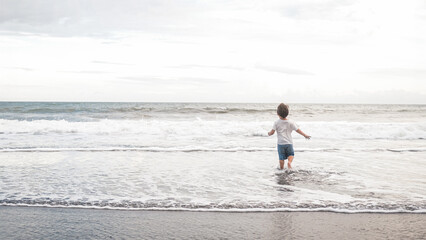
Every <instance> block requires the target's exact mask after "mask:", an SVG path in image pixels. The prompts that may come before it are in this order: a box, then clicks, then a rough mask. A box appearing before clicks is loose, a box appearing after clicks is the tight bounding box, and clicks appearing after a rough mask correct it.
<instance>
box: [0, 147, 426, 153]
mask: <svg viewBox="0 0 426 240" xmlns="http://www.w3.org/2000/svg"><path fill="white" fill-rule="evenodd" d="M120 151H122V152H130V151H135V152H269V151H276V148H275V147H248V148H247V147H233V148H229V147H228V148H203V147H198V148H188V147H182V148H179V147H169V148H164V147H92V148H90V147H89V148H88V147H70V148H54V147H52V148H40V147H33V148H31V147H27V148H0V152H120ZM297 151H298V152H426V148H370V149H368V148H367V149H366V148H360V149H356V148H309V149H308V148H298V149H297Z"/></svg>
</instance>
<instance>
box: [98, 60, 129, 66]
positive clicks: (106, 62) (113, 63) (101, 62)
mask: <svg viewBox="0 0 426 240" xmlns="http://www.w3.org/2000/svg"><path fill="white" fill-rule="evenodd" d="M92 63H97V64H111V65H124V66H126V65H127V66H131V65H133V64H129V63H119V62H108V61H92Z"/></svg>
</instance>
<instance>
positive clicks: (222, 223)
mask: <svg viewBox="0 0 426 240" xmlns="http://www.w3.org/2000/svg"><path fill="white" fill-rule="evenodd" d="M0 219H2V221H0V228H1V229H2V231H1V232H0V238H1V239H76V238H83V239H91V238H93V239H103V238H111V239H115V238H123V239H128V238H136V239H142V238H143V239H176V238H177V239H188V238H190V239H194V238H195V239H224V238H225V239H247V238H250V239H282V238H297V239H378V238H387V239H424V238H426V229H424V222H426V214H421V213H350V214H348V213H334V212H205V211H203V212H202V211H197V212H196V211H171V210H169V211H159V210H139V211H127V210H113V209H93V208H70V207H63V208H58V207H36V206H25V207H24V206H0Z"/></svg>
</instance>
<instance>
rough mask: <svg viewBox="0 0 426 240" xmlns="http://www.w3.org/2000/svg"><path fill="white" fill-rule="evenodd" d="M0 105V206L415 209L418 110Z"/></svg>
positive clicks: (425, 174)
mask: <svg viewBox="0 0 426 240" xmlns="http://www.w3.org/2000/svg"><path fill="white" fill-rule="evenodd" d="M277 105H278V103H273V104H271V103H267V104H265V103H91V102H90V103H88V102H75V103H72V102H66V103H63V102H0V205H9V206H17V205H18V206H47V207H72V208H105V209H129V210H146V209H152V210H185V211H231V212H233V211H238V212H251V211H260V212H261V211H332V212H344V213H361V212H362V213H364V212H380V213H395V212H407V213H424V212H426V105H356V104H353V105H351V104H289V107H290V115H289V119H291V120H293V121H295V122H296V123H297V124H298V125H299V127H300V129H302V130H303V131H304V132H305V133H306V134H308V135H310V136H312V138H311V140H306V139H304V138H303V137H302V136H300V135H298V134H297V133H295V132H294V133H293V139H294V149H295V159H294V161H293V164H292V166H293V171H280V170H278V169H277V166H278V154H277V151H276V141H277V140H276V135H273V136H270V137H269V136H268V135H267V132H268V131H269V130H271V128H272V125H273V122H274V121H275V120H276V119H277V115H276V107H277Z"/></svg>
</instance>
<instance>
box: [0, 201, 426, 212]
mask: <svg viewBox="0 0 426 240" xmlns="http://www.w3.org/2000/svg"><path fill="white" fill-rule="evenodd" d="M0 205H3V206H39V207H58V208H95V209H117V210H157V211H196V212H338V213H426V203H400V204H397V203H389V204H386V203H382V204H367V203H335V202H332V203H326V204H313V203H309V204H306V203H296V204H294V203H292V204H289V203H270V204H268V203H251V204H245V203H230V204H215V203H210V204H196V203H167V202H142V201H127V200H126V201H119V202H108V201H70V200H60V199H49V198H44V199H19V200H10V199H2V200H0Z"/></svg>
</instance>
